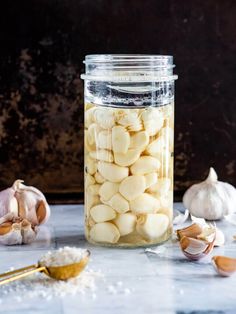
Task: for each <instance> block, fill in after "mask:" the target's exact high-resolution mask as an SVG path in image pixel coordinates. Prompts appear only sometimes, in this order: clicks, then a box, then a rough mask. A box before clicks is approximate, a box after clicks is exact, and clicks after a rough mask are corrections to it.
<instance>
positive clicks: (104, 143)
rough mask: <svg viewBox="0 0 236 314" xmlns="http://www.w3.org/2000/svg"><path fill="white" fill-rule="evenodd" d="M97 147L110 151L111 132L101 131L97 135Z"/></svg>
mask: <svg viewBox="0 0 236 314" xmlns="http://www.w3.org/2000/svg"><path fill="white" fill-rule="evenodd" d="M96 144H97V147H99V148H103V149H110V150H111V148H112V143H111V131H107V130H105V131H101V132H99V134H98V137H97V139H96Z"/></svg>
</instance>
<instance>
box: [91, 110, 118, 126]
mask: <svg viewBox="0 0 236 314" xmlns="http://www.w3.org/2000/svg"><path fill="white" fill-rule="evenodd" d="M94 120H95V122H97V124H99V126H100V127H101V128H103V129H111V128H112V127H113V126H114V125H115V117H114V114H113V111H112V110H109V109H105V108H96V110H95V111H94Z"/></svg>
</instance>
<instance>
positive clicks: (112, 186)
mask: <svg viewBox="0 0 236 314" xmlns="http://www.w3.org/2000/svg"><path fill="white" fill-rule="evenodd" d="M118 191H119V184H118V183H113V182H109V181H106V182H104V183H103V184H102V186H101V187H100V190H99V195H100V196H101V199H103V200H104V201H108V200H110V199H111V197H112V196H113V195H114V194H116V193H117V192H118Z"/></svg>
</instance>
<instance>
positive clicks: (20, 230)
mask: <svg viewBox="0 0 236 314" xmlns="http://www.w3.org/2000/svg"><path fill="white" fill-rule="evenodd" d="M49 216H50V208H49V205H48V203H47V201H46V199H45V197H44V195H43V194H42V192H40V191H39V190H38V189H36V188H35V187H32V186H26V185H24V184H23V181H22V180H16V181H15V182H14V184H13V185H12V186H11V187H10V188H8V189H6V190H3V191H1V192H0V243H2V244H5V245H15V244H23V243H30V242H32V241H34V239H35V237H36V235H37V226H38V225H40V224H43V223H45V222H46V221H47V220H48V218H49Z"/></svg>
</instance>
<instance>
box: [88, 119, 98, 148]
mask: <svg viewBox="0 0 236 314" xmlns="http://www.w3.org/2000/svg"><path fill="white" fill-rule="evenodd" d="M100 130H101V128H100V126H98V125H97V124H96V123H92V124H91V125H90V126H89V128H88V131H87V138H88V143H89V145H91V146H92V145H94V144H96V138H97V136H98V133H99V131H100Z"/></svg>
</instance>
